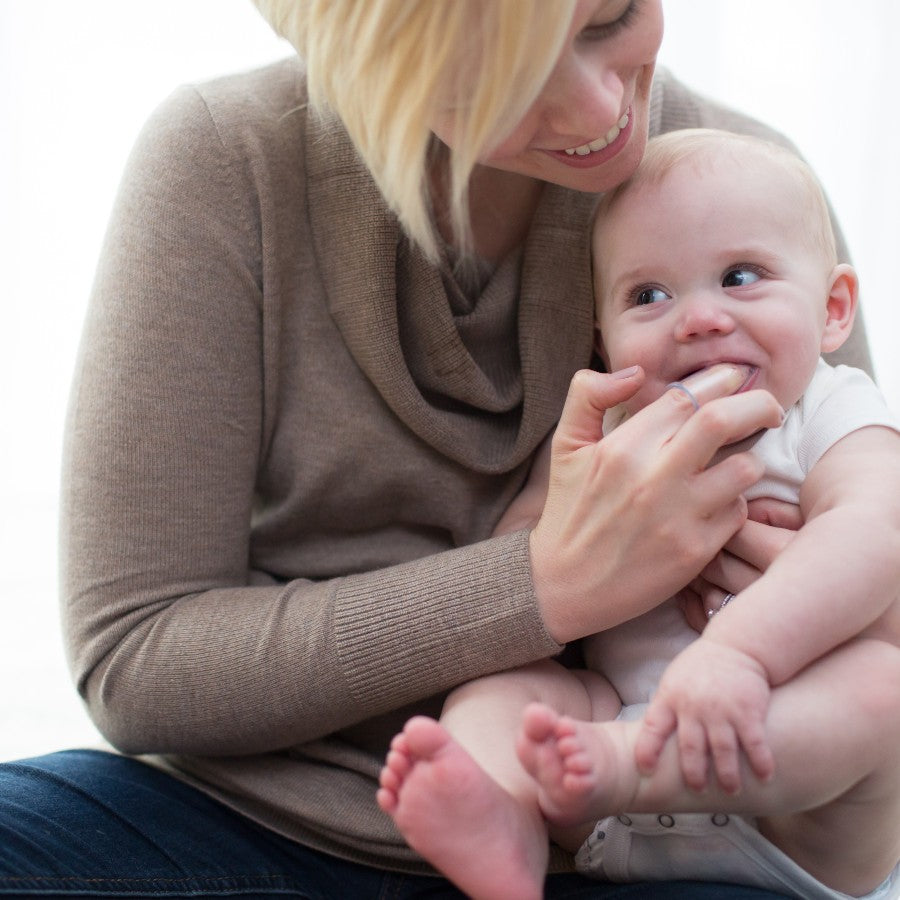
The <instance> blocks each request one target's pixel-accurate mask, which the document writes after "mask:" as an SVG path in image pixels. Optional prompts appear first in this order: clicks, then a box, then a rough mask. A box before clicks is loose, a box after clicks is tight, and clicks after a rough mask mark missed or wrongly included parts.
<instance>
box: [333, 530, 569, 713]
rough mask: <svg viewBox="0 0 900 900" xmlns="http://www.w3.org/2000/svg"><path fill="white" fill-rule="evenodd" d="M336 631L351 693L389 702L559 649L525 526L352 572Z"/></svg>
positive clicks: (379, 704)
mask: <svg viewBox="0 0 900 900" xmlns="http://www.w3.org/2000/svg"><path fill="white" fill-rule="evenodd" d="M334 636H335V644H336V648H337V652H338V657H339V659H340V660H341V666H342V668H343V671H344V675H345V678H346V680H347V684H348V686H349V688H350V690H351V692H352V694H353V695H354V698H355V699H356V700H357V701H358V702H361V703H363V702H364V703H365V704H366V706H367V707H369V708H372V707H373V706H374V707H382V708H384V709H389V708H396V707H397V706H399V705H402V704H403V703H406V702H411V701H413V700H415V699H418V698H421V697H423V696H428V695H430V694H434V693H438V692H440V691H442V690H446V689H448V688H449V687H452V686H453V685H456V684H459V683H461V682H463V681H467V680H469V679H471V678H474V677H477V676H479V675H483V674H487V673H488V672H494V671H499V670H501V669H507V668H511V667H514V666H518V665H522V664H524V663H527V662H532V661H534V660H536V659H541V658H544V657H547V656H552V655H553V654H555V653H557V652H559V650H560V649H561V647H560V645H559V644H558V643H557V642H556V641H554V640H553V639H552V638H551V637H550V635H549V634H548V633H547V630H546V628H545V627H544V624H543V621H542V619H541V617H540V613H539V611H538V605H537V601H536V599H535V596H534V587H533V585H532V581H531V566H530V560H529V550H528V533H527V532H525V531H522V532H516V533H515V534H511V535H505V536H503V537H500V538H492V539H491V540H488V541H483V542H481V543H478V544H473V545H471V546H468V547H463V548H460V549H458V550H452V551H448V552H446V553H441V554H437V555H435V556H430V557H426V558H424V559H421V560H416V561H414V562H411V563H407V564H403V565H399V566H395V567H393V568H391V569H387V570H382V571H380V572H378V573H377V578H376V577H374V576H372V577H370V576H357V577H353V578H348V579H347V580H346V581H345V582H344V584H343V585H342V588H341V589H340V593H339V596H338V598H337V600H336V605H335V618H334Z"/></svg>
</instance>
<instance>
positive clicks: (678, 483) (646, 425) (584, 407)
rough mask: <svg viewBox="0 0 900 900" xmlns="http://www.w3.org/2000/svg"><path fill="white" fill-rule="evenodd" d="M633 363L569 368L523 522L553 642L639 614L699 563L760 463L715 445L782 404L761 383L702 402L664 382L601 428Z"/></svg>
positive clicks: (626, 389)
mask: <svg viewBox="0 0 900 900" xmlns="http://www.w3.org/2000/svg"><path fill="white" fill-rule="evenodd" d="M643 380H644V375H643V372H642V371H641V370H640V369H639V368H635V369H631V370H626V371H624V372H620V373H615V374H613V375H604V374H601V373H599V372H591V371H587V370H585V371H582V372H579V373H577V374H576V376H575V377H574V379H573V380H572V385H571V387H570V390H569V396H568V398H567V400H566V405H565V408H564V410H563V414H562V418H561V419H560V423H559V425H558V427H557V429H556V434H555V436H554V439H553V446H552V451H551V463H550V488H549V492H548V495H547V501H546V504H545V506H544V510H543V512H542V514H541V517H540V520H539V521H538V523H537V525H536V526H535V528H534V530H533V531H532V534H531V561H532V574H533V578H534V585H535V590H536V592H537V597H538V602H539V603H540V606H541V612H542V614H543V616H544V621H545V623H546V626H547V628H548V630H549V631H550V633H551V635H552V636H553V637H554V638H555V639H556V640H557V641H559V642H560V643H565V642H566V641H569V640H573V639H575V638H579V637H583V636H585V635H587V634H590V633H592V632H594V631H599V630H602V629H605V628H608V627H610V626H612V625H616V624H618V623H620V622H623V621H625V620H626V619H629V618H632V617H633V616H636V615H639V614H640V613H642V612H645V611H646V610H648V609H651V608H652V607H653V606H655V605H656V604H658V603H660V602H662V600H664V599H665V598H666V597H668V596H670V595H672V594H674V593H675V592H676V591H677V590H678V589H679V588H680V587H682V586H683V585H684V584H686V583H687V582H688V581H690V579H692V578H693V577H695V576H696V575H697V573H698V572H699V571H700V570H701V569H702V568H703V566H704V565H706V564H707V563H708V562H709V561H710V560H711V559H712V558H713V556H714V555H715V554H716V553H717V552H718V550H719V548H720V547H722V546H723V545H724V544H725V542H726V541H727V540H728V539H729V538H730V537H731V536H732V535H734V534H735V532H737V531H738V529H739V528H740V527H741V526H742V525H743V523H744V521H745V518H746V503H745V501H744V499H743V497H742V496H741V495H742V493H743V492H744V491H745V490H746V489H747V488H749V487H750V485H752V484H753V483H754V482H756V481H757V480H758V479H759V477H760V475H761V466H760V463H759V462H758V461H757V460H756V459H754V458H753V457H752V456H751V455H749V454H747V453H739V454H734V455H733V456H730V457H728V458H727V459H725V460H723V461H722V462H720V463H717V464H716V465H715V466H711V467H709V468H707V466H708V464H709V461H710V460H711V459H712V457H713V455H714V454H715V452H716V450H718V449H719V447H721V446H723V445H724V444H728V443H731V442H733V441H737V440H740V439H741V438H744V437H746V436H747V435H749V434H752V433H753V432H755V431H758V430H759V429H760V428H769V427H774V426H776V425H778V423H779V422H780V421H781V416H782V411H781V408H780V407H779V406H778V403H777V402H776V401H775V399H774V398H773V397H772V396H771V395H770V394H768V393H766V392H763V391H747V392H745V393H742V394H737V395H735V396H731V397H725V398H720V399H716V400H712V401H710V402H709V403H706V404H705V405H704V406H702V407H701V408H700V409H699V410H698V411H696V412H695V411H694V405H693V403H692V402H691V399H690V397H689V396H687V395H686V394H685V393H684V392H682V391H679V390H669V391H667V392H666V393H665V394H663V396H662V397H660V398H659V399H658V400H656V401H655V402H654V403H652V404H650V405H649V406H647V407H646V408H645V409H643V410H642V411H641V412H639V413H637V414H636V415H635V416H633V417H632V418H631V419H629V420H628V421H626V422H624V423H623V424H622V425H621V426H619V427H618V428H617V429H616V430H615V431H614V432H613V433H612V434H610V435H608V436H607V437H606V438H603V439H602V440H601V437H602V421H603V413H604V412H605V410H606V409H608V408H609V407H611V406H613V405H615V404H617V403H621V402H622V401H624V400H626V399H628V398H629V397H630V396H631V395H632V394H634V392H635V391H636V390H637V389H638V388H639V387H640V385H641V384H642V383H643Z"/></svg>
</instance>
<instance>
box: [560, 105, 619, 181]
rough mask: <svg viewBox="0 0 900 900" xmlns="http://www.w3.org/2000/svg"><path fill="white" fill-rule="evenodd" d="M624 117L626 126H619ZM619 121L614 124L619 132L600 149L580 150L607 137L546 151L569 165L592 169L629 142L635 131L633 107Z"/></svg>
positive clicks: (576, 167)
mask: <svg viewBox="0 0 900 900" xmlns="http://www.w3.org/2000/svg"><path fill="white" fill-rule="evenodd" d="M623 119H627V121H626V122H625V125H624V127H619V123H621V122H622V120H623ZM619 123H617V124H616V125H615V126H613V127H614V128H615V127H619V133H618V134H617V135H616V136H615V137H614V138H613V139H612V140H611V141H610V142H609V143H607V144H606V145H605V146H603V147H601V148H600V149H598V150H590V151H589V152H588V153H584V154H580V153H579V152H578V151H579V150H581V149H583V148H585V147H587V148H590V146H591V144H596V143H597V141H600V140H605V138H598V139H597V141H592V142H591V143H588V144H582V145H581V146H580V147H570V148H569V149H568V150H545V151H544V152H545V153H547V154H548V155H549V156H552V157H553V158H554V159H556V160H559V161H560V162H562V163H565V164H566V165H567V166H571V167H572V168H573V169H592V168H594V166H599V165H602V164H603V163H605V162H607V161H608V160H610V159H612V158H613V157H614V156H616V155H617V154H618V153H619V151H620V150H621V149H622V148H623V147H624V146H625V145H626V144H627V143H628V141H629V139H630V137H631V134H632V132H633V131H634V114H633V113H632V111H631V107H628V109H627V111H626V112H625V114H624V115H623V116H622V118H621V119H619ZM612 130H613V129H610V131H609V132H607V135H608V134H609V133H610V132H611V131H612Z"/></svg>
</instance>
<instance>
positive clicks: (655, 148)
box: [595, 128, 838, 266]
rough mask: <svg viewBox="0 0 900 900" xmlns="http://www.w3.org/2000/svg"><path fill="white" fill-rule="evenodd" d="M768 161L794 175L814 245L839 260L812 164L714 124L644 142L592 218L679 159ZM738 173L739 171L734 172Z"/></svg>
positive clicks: (690, 161)
mask: <svg viewBox="0 0 900 900" xmlns="http://www.w3.org/2000/svg"><path fill="white" fill-rule="evenodd" d="M748 151H749V152H751V153H756V154H757V155H761V156H763V157H764V158H767V159H769V160H771V161H772V162H773V163H775V164H776V165H777V166H778V167H780V168H781V169H783V170H784V171H785V172H786V173H788V174H789V175H792V176H793V177H794V183H795V185H796V187H797V202H798V203H801V204H804V206H805V208H806V212H807V221H808V223H809V230H808V235H809V238H810V242H811V244H812V246H813V247H814V248H815V249H817V250H819V251H821V253H822V255H823V257H824V260H825V262H826V263H827V264H828V265H829V266H834V265H837V261H838V258H837V249H836V243H835V236H834V228H833V226H832V223H831V213H830V211H829V209H828V201H827V200H826V199H825V194H824V192H823V191H822V186H821V185H820V184H819V181H818V179H817V178H816V176H815V174H814V173H813V171H812V169H810V167H809V166H808V165H807V164H806V163H805V162H804V161H803V160H802V159H801V158H800V157H799V156H798V155H797V154H796V153H794V152H793V151H792V150H789V149H788V148H787V147H784V146H781V145H780V144H775V143H773V142H772V141H768V140H765V139H764V138H760V137H755V136H753V135H749V134H738V133H736V132H732V131H721V130H718V129H714V128H685V129H682V130H679V131H669V132H666V133H665V134H661V135H659V136H657V137H654V138H653V139H652V140H650V141H649V142H648V143H647V149H646V151H645V153H644V156H643V159H641V163H640V165H639V166H638V168H637V170H636V171H635V173H634V174H633V175H632V176H631V178H629V179H628V180H627V181H624V182H623V183H622V184H620V185H618V186H617V187H615V188H613V189H612V190H611V191H609V192H607V193H606V194H605V195H604V196H603V198H602V199H601V201H600V203H599V204H598V206H597V210H596V214H595V223H596V222H599V221H600V219H601V218H602V217H603V216H605V215H607V214H609V212H610V211H611V210H612V209H613V207H615V205H616V203H617V202H618V200H619V199H620V198H621V197H622V196H624V195H625V194H626V193H628V192H629V191H630V190H632V189H634V188H638V187H640V186H641V185H644V184H653V185H656V184H659V183H660V182H661V181H663V179H664V178H665V177H666V175H667V174H668V173H669V172H671V171H672V170H673V169H674V168H676V167H677V166H679V165H682V164H689V165H694V166H696V167H697V168H698V172H701V171H702V169H701V166H702V165H703V164H704V163H707V164H708V163H709V162H710V161H712V160H715V159H717V158H720V157H721V155H722V153H723V152H724V153H729V152H730V153H732V154H733V156H734V164H735V172H736V173H739V172H740V167H741V165H742V163H743V160H744V158H745V154H746V153H747V152H748ZM736 177H739V175H736Z"/></svg>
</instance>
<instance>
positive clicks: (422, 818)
mask: <svg viewBox="0 0 900 900" xmlns="http://www.w3.org/2000/svg"><path fill="white" fill-rule="evenodd" d="M380 784H381V787H380V789H379V790H378V794H377V799H378V805H379V806H380V807H381V808H382V809H383V810H384V811H385V812H387V813H388V814H389V815H390V816H391V817H392V818H393V820H394V822H395V823H396V825H397V827H398V828H399V829H400V831H401V832H402V834H403V836H404V837H405V838H406V840H407V842H408V843H409V845H410V847H412V848H413V849H414V850H416V851H417V852H418V853H420V854H421V855H422V856H424V857H425V859H427V860H428V861H429V862H430V863H431V864H432V865H433V866H435V868H437V869H439V870H440V871H441V872H443V873H444V874H445V875H446V876H447V877H448V878H449V879H450V880H451V881H453V882H454V883H455V884H456V885H457V886H458V887H459V888H460V889H461V890H463V891H465V892H466V893H467V894H468V895H469V896H471V897H473V898H477V900H507V898H509V897H516V898H522V900H540V898H541V897H542V896H543V884H544V872H545V869H546V861H547V853H548V845H547V834H546V830H545V828H544V827H543V824H542V823H541V822H540V820H539V817H537V816H536V814H535V811H531V810H528V809H526V807H525V806H523V805H521V804H520V803H519V802H518V801H517V800H515V799H514V798H513V797H512V795H511V794H509V793H507V792H506V791H505V790H504V789H503V788H501V787H500V785H499V784H497V783H496V782H495V781H494V780H493V779H492V778H491V777H490V776H489V775H488V774H487V773H486V772H485V771H484V770H483V769H482V768H481V767H480V766H479V765H478V763H476V762H475V760H474V759H473V758H472V757H471V756H470V755H469V754H468V752H467V751H466V750H464V749H463V747H462V746H460V745H459V744H458V743H456V741H454V740H453V738H452V737H451V736H450V735H449V734H448V732H447V731H446V730H445V729H444V728H443V726H442V725H440V724H439V723H438V722H436V721H434V720H433V719H428V718H425V717H423V716H417V717H415V718H413V719H410V720H409V722H407V723H406V726H405V728H404V729H403V731H402V732H401V733H400V734H398V735H397V736H396V737H395V738H394V740H393V741H392V742H391V750H390V752H389V753H388V756H387V760H386V762H385V766H384V768H383V769H382V771H381V778H380Z"/></svg>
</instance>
